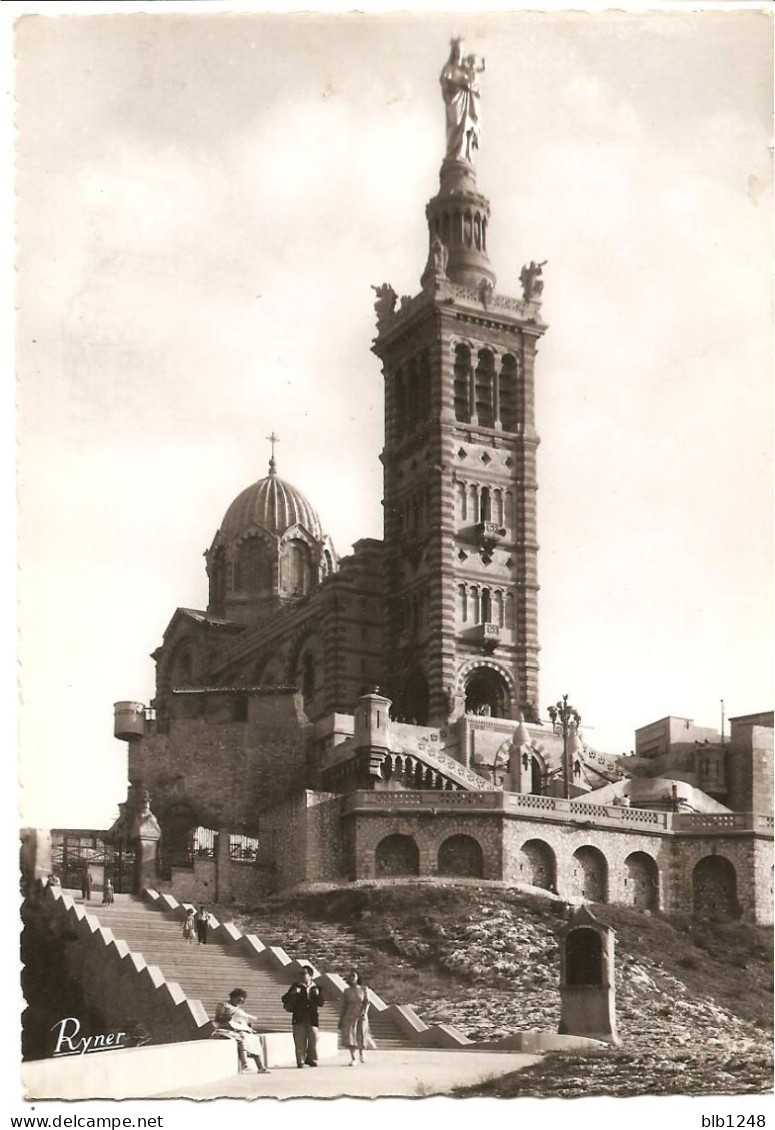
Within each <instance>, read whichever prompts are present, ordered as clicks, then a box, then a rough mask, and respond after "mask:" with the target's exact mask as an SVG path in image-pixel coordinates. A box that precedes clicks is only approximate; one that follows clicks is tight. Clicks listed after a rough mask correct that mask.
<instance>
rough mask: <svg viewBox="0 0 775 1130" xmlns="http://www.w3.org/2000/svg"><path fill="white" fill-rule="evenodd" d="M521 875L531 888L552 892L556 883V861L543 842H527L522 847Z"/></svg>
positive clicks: (550, 850)
mask: <svg viewBox="0 0 775 1130" xmlns="http://www.w3.org/2000/svg"><path fill="white" fill-rule="evenodd" d="M522 861H523V862H522V874H523V875H524V877H525V882H526V883H530V885H531V886H532V887H542V888H543V889H544V890H545V891H550V890H553V889H554V887H555V885H556V882H557V860H556V857H555V854H554V852H553V851H552V849H551V848H550V847H549V845H548V844H547V843H544V841H543V840H528V841H527V842H526V843H524V844H523V845H522Z"/></svg>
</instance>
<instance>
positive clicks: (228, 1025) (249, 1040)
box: [213, 989, 269, 1075]
mask: <svg viewBox="0 0 775 1130" xmlns="http://www.w3.org/2000/svg"><path fill="white" fill-rule="evenodd" d="M247 996H248V994H247V993H246V992H245V990H244V989H232V991H231V992H230V993H229V999H228V1001H222V1002H221V1003H220V1004H219V1005H218V1006H217V1007H216V1009H215V1031H214V1032H213V1035H214V1036H220V1037H221V1038H223V1039H226V1040H234V1041H235V1043H236V1045H237V1055H238V1056H239V1069H240V1071H247V1070H248V1057H250V1058H251V1059H253V1060H255V1064H256V1070H257V1071H259V1072H260V1073H261V1074H262V1075H265V1074H267V1073H268V1071H269V1068H268V1067H264V1061H263V1059H262V1057H261V1055H262V1053H261V1037H260V1036H257V1035H256V1033H255V1032H254V1031H253V1024H254V1023H255V1022H256V1020H257V1019H258V1017H257V1016H251V1015H250V1013H249V1012H245V1010H244V1009H243V1007H242V1006H243V1004H244V1003H245V1001H246V1000H247Z"/></svg>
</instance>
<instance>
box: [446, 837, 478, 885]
mask: <svg viewBox="0 0 775 1130" xmlns="http://www.w3.org/2000/svg"><path fill="white" fill-rule="evenodd" d="M438 873H439V875H449V876H453V875H455V876H458V877H459V878H465V879H482V878H484V853H483V851H482V848H481V845H480V843H479V841H478V840H475V839H474V837H473V836H466V835H462V834H460V835H456V836H448V837H447V839H446V840H444V842H443V843H442V844H441V846H440V847H439V860H438Z"/></svg>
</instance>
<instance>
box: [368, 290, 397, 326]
mask: <svg viewBox="0 0 775 1130" xmlns="http://www.w3.org/2000/svg"><path fill="white" fill-rule="evenodd" d="M371 289H372V290H373V291H374V293H375V294H376V296H377V297H376V299H375V302H374V310H375V311H376V314H377V329H378V330H381V329H382V328H383V326H387V325H388V324H389V323H390V322H391V321H392V320H393V316H394V314H395V312H396V302H398V295H397V294H396V292H395V291H394V290H393V288H392V286H391V285H390V283H381V284H380V286H372V288H371Z"/></svg>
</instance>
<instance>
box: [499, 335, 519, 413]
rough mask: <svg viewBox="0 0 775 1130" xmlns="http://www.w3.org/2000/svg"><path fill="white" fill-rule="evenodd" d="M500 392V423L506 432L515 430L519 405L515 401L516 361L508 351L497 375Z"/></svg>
mask: <svg viewBox="0 0 775 1130" xmlns="http://www.w3.org/2000/svg"><path fill="white" fill-rule="evenodd" d="M498 384H499V392H500V410H501V424H502V425H503V428H504V430H505V431H507V432H515V431H516V430H517V422H518V420H519V405H518V403H517V391H518V390H517V362H516V358H514V357H512V355H511V354H510V353H507V354H506V356H505V357H504V358H503V360H502V361H501V371H500V375H499V377H498Z"/></svg>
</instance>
